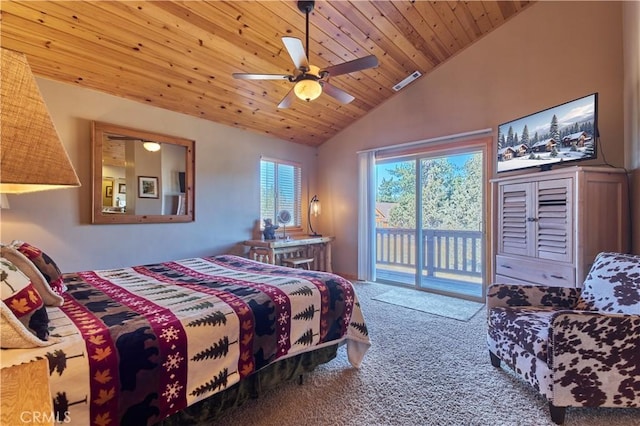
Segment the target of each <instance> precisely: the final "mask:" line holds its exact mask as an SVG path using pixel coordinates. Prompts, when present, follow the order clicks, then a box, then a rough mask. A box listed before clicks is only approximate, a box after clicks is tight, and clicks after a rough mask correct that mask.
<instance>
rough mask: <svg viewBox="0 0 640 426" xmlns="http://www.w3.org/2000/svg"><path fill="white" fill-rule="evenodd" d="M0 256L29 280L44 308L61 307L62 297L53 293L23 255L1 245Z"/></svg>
mask: <svg viewBox="0 0 640 426" xmlns="http://www.w3.org/2000/svg"><path fill="white" fill-rule="evenodd" d="M0 256H2V257H4V258H5V259H7V260H8V261H10V262H11V263H13V264H14V265H15V266H16V267H17V268H18V269H19V270H20V271H21V272H22V273H23V274H25V275H26V276H27V277H28V278H29V279H30V280H31V283H32V284H33V286H34V287H35V288H36V290H38V294H40V297H42V301H43V302H44V304H45V305H46V306H62V304H63V303H64V299H63V298H62V296H60V295H59V294H57V293H54V292H53V290H52V289H51V287H49V283H48V282H47V280H45V278H44V276H43V275H42V274H41V273H40V271H39V270H38V269H37V268H36V266H35V265H34V264H33V262H31V261H30V260H29V259H28V258H27V257H26V256H25V255H24V254H22V253H20V252H19V251H18V250H16V249H15V248H13V247H11V246H6V245H3V246H1V247H0Z"/></svg>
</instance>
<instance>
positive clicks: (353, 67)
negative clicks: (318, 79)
mask: <svg viewBox="0 0 640 426" xmlns="http://www.w3.org/2000/svg"><path fill="white" fill-rule="evenodd" d="M377 66H378V58H376V56H375V55H369V56H365V57H364V58H358V59H354V60H353V61H349V62H343V63H341V64H337V65H333V66H330V67H328V68H325V69H323V70H322V71H320V73H322V74H324V73H327V74H329V75H330V76H336V75H340V74H349V73H350V72H356V71H361V70H366V69H367V68H374V67H377Z"/></svg>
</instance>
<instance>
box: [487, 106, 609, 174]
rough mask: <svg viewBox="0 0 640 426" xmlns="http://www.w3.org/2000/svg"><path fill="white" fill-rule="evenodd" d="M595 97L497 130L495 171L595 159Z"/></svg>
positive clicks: (544, 166) (550, 165) (549, 166)
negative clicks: (496, 163) (496, 165)
mask: <svg viewBox="0 0 640 426" xmlns="http://www.w3.org/2000/svg"><path fill="white" fill-rule="evenodd" d="M597 136H598V94H597V93H592V94H590V95H587V96H584V97H582V98H578V99H574V100H572V101H569V102H565V103H563V104H560V105H557V106H554V107H551V108H548V109H545V110H543V111H539V112H536V113H535V114H531V115H527V116H525V117H521V118H518V119H515V120H511V121H508V122H506V123H503V124H500V125H499V126H498V144H497V146H498V152H497V158H498V167H497V171H498V173H500V172H512V171H516V170H520V169H526V168H531V167H539V168H541V169H542V170H549V169H551V167H552V166H554V165H560V164H562V165H565V164H566V163H569V162H575V161H582V160H592V159H594V158H596V156H597V153H596V140H597Z"/></svg>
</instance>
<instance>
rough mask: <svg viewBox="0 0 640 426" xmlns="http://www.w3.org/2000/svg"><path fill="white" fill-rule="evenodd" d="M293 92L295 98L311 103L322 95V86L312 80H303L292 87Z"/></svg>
mask: <svg viewBox="0 0 640 426" xmlns="http://www.w3.org/2000/svg"><path fill="white" fill-rule="evenodd" d="M293 91H294V93H295V94H296V96H297V97H298V98H300V99H302V100H303V101H307V102H309V101H313V100H314V99H317V98H318V96H320V95H321V94H322V85H321V84H320V82H319V81H318V80H314V79H313V78H305V79H302V80H300V81H298V82H297V83H296V85H295V86H293Z"/></svg>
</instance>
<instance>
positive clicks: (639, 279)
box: [576, 252, 640, 315]
mask: <svg viewBox="0 0 640 426" xmlns="http://www.w3.org/2000/svg"><path fill="white" fill-rule="evenodd" d="M576 309H578V310H584V311H601V312H608V313H621V314H635V315H638V314H640V256H635V255H632V254H622V253H608V252H603V253H600V254H598V256H596V259H595V261H594V262H593V266H592V267H591V270H590V271H589V274H588V275H587V278H586V279H585V280H584V284H583V287H582V293H581V295H580V299H579V300H578V303H577V305H576Z"/></svg>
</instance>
